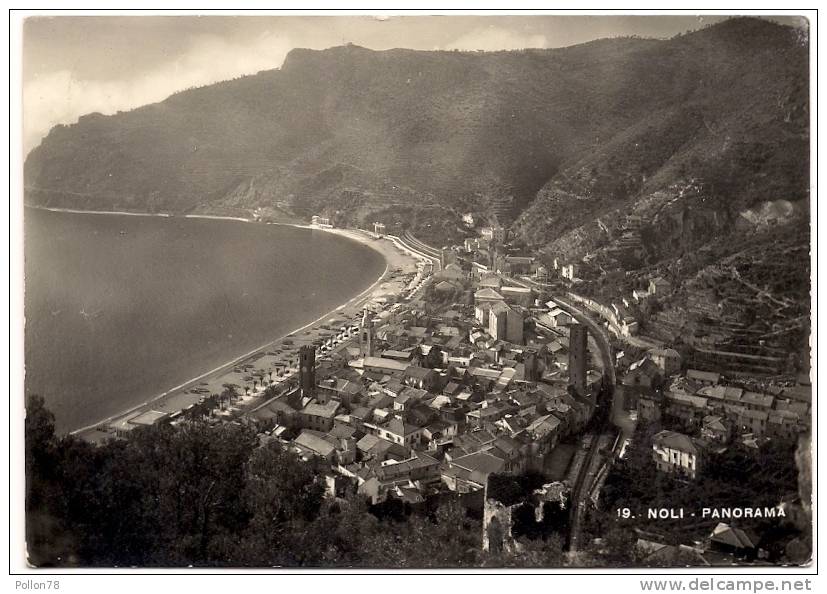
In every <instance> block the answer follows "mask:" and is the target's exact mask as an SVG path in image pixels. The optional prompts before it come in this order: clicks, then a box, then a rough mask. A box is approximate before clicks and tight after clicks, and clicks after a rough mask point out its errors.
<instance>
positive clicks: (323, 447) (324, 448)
mask: <svg viewBox="0 0 827 594" xmlns="http://www.w3.org/2000/svg"><path fill="white" fill-rule="evenodd" d="M293 445H294V446H296V448H297V449H298V450H299V453H300V454H302V455H303V456H316V457H318V458H321V459H323V460H325V461H326V462H332V461H333V459H334V457H335V454H336V446H335V445H334V444H333V443H331V441H328V440H327V439H325V434H324V433H321V432H319V431H313V430H310V429H305V430H303V431H302V432H301V433H300V434H299V436H298V437H297V438H296V439H295V440H294V441H293Z"/></svg>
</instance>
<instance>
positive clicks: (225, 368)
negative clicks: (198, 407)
mask: <svg viewBox="0 0 827 594" xmlns="http://www.w3.org/2000/svg"><path fill="white" fill-rule="evenodd" d="M389 268H390V267H389V265H388V263H387V260H386V262H385V270H384V271H383V272H382V274H381V275H380V276H379V278H377V279H376V280H375V281H374V282H373V284H371V285H370V286H369V287H368V288H367V289H365V290H363V291H362V292H360V293H359V294H358V295H356V296H355V297H353V298H351V299H350V300H349V301H347V302H345V303H344V304H342V305H339V306H337V307H335V308H333V309H332V310H330V311H328V312H325V313H324V314H322V315H321V316H319V317H318V318H316V319H315V320H313V321H311V322H308V323H307V324H305V325H304V326H300V327H299V328H296V329H294V330H291V331H290V332H287V333H286V334H283V335H281V336H279V337H277V338H275V339H273V340H271V341H269V342H266V343H264V344H263V345H260V346H258V347H257V348H255V349H252V350H251V351H248V352H247V353H244V354H243V355H240V356H238V357H236V358H234V359H232V360H231V361H227V362H226V363H222V364H221V365H219V366H218V367H215V368H213V369H211V370H209V371H205V372H204V373H202V374H201V375H198V376H197V377H194V378H191V379H188V380H187V381H185V382H183V383H181V384H179V385H177V386H175V387H173V388H170V389H168V390H166V391H164V392H162V393H161V394H158V395H156V396H153V397H152V398H150V399H149V400H146V401H145V402H142V403H141V404H138V405H135V406H133V407H131V408H129V409H126V410H123V411H120V412H118V413H116V414H114V415H111V416H109V417H107V418H105V419H101V420H99V421H96V422H94V423H91V424H89V425H86V426H84V427H81V428H79V429H74V430H72V431H69V432H68V434H69V435H77V434H79V433H84V432H86V431H91V430H93V429H96V428H98V427H100V426H101V425H106V424H108V423H111V422H112V421H115V420H117V419H120V418H122V417H125V416H127V415H129V414H131V413H133V412H136V411H138V410H140V409H141V408H143V407H145V406H149V405H151V404H154V403H156V402H158V401H159V400H161V399H163V398H166V397H169V396H173V395H174V394H175V393H177V392H181V391H183V390H186V389H187V388H189V387H191V386H193V385H194V384H195V383H196V382H199V381H201V380H203V379H206V378H207V377H211V376H214V375H219V374H223V373H226V372H227V371H228V370H230V369H232V368H234V367H235V366H236V365H238V364H239V363H243V362H244V361H245V360H247V359H249V358H250V357H252V356H253V355H255V354H256V353H258V352H260V351H262V350H265V349H267V348H268V347H271V346H273V345H275V344H276V343H277V342H280V341H282V340H284V339H285V338H286V337H288V336H290V335H292V334H298V333H299V332H303V331H304V330H307V329H308V328H311V327H312V326H315V325H316V324H318V323H319V322H322V321H324V320H325V319H326V318H328V317H331V316H334V315H335V314H336V312H337V311H339V310H340V309H343V308H345V307H352V306H353V305H355V303H356V302H357V301H358V300H360V299H364V298H366V297H367V296H368V293H370V292H372V291H373V290H374V289H375V288H376V286H377V285H378V284H379V283H381V282H382V281H383V280H384V278H385V275H386V274H387V273H388V270H389Z"/></svg>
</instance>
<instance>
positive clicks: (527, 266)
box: [503, 256, 534, 275]
mask: <svg viewBox="0 0 827 594" xmlns="http://www.w3.org/2000/svg"><path fill="white" fill-rule="evenodd" d="M533 266H534V258H532V257H530V256H506V257H505V263H504V265H503V268H504V269H505V270H504V272H505V273H506V274H511V275H515V274H531V269H532V267H533Z"/></svg>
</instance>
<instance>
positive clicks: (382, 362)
mask: <svg viewBox="0 0 827 594" xmlns="http://www.w3.org/2000/svg"><path fill="white" fill-rule="evenodd" d="M362 367H363V368H364V370H365V371H366V372H372V373H377V374H381V375H388V376H390V377H395V378H400V379H401V378H403V377H404V376H405V370H406V369H407V368H408V367H409V364H408V363H406V362H404V361H397V360H395V359H386V358H384V357H365V358H364V360H363V362H362Z"/></svg>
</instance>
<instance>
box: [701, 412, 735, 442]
mask: <svg viewBox="0 0 827 594" xmlns="http://www.w3.org/2000/svg"><path fill="white" fill-rule="evenodd" d="M730 433H731V432H730V428H729V424H728V423H727V421H726V419H724V417H722V416H719V415H707V416H705V417H704V419H703V424H702V425H701V437H703V438H704V439H707V440H709V441H712V442H715V443H720V444H726V443H728V442H729V439H730V437H731V434H730Z"/></svg>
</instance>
